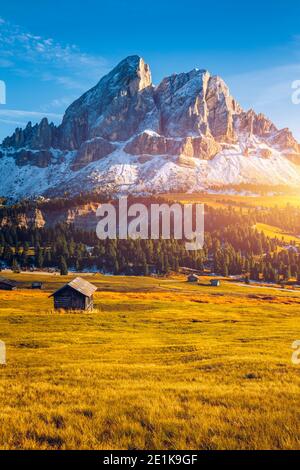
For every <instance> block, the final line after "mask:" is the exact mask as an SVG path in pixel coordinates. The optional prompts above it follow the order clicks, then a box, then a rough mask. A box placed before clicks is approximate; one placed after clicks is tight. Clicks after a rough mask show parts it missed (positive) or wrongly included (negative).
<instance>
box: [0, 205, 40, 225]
mask: <svg viewBox="0 0 300 470" xmlns="http://www.w3.org/2000/svg"><path fill="white" fill-rule="evenodd" d="M45 224H46V222H45V219H44V217H43V214H42V211H41V210H40V209H33V210H29V211H28V212H20V213H17V214H16V215H15V216H13V217H12V216H4V217H3V218H2V219H0V227H6V226H9V227H12V226H14V227H18V228H29V227H30V228H33V227H34V228H43V227H44V226H45Z"/></svg>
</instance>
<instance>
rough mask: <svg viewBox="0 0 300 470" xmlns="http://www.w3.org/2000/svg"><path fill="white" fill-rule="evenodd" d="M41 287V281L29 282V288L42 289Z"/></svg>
mask: <svg viewBox="0 0 300 470" xmlns="http://www.w3.org/2000/svg"><path fill="white" fill-rule="evenodd" d="M42 288H43V283H42V282H36V281H35V282H33V283H32V284H31V289H42Z"/></svg>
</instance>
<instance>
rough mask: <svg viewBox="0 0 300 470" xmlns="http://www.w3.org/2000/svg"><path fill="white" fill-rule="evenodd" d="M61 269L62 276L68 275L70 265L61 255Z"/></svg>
mask: <svg viewBox="0 0 300 470" xmlns="http://www.w3.org/2000/svg"><path fill="white" fill-rule="evenodd" d="M59 269H60V275H61V276H66V275H67V274H68V266H67V263H66V260H65V258H64V257H63V256H61V258H60V265H59Z"/></svg>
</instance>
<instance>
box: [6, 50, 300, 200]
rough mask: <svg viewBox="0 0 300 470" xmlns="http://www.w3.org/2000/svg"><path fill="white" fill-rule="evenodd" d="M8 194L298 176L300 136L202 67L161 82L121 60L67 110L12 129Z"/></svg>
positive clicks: (138, 64) (138, 63) (139, 189)
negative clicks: (56, 120)
mask: <svg viewBox="0 0 300 470" xmlns="http://www.w3.org/2000/svg"><path fill="white" fill-rule="evenodd" d="M0 171H1V174H2V175H3V176H2V181H1V185H0V195H1V196H5V197H12V198H13V199H20V198H23V197H36V196H39V195H51V194H52V193H54V194H63V193H64V192H65V191H66V190H67V191H70V192H72V193H77V192H82V191H90V190H91V188H92V189H95V190H97V191H108V190H109V191H114V192H116V193H120V192H122V193H124V192H125V193H126V192H132V193H148V192H149V193H151V192H155V193H157V192H164V191H169V190H188V191H199V190H203V189H206V188H209V187H210V186H216V185H220V186H226V185H232V184H240V183H249V184H266V185H286V186H297V185H299V184H300V146H299V144H298V142H297V141H296V140H295V138H294V137H293V135H292V133H291V132H290V131H289V130H288V129H281V130H280V129H277V127H276V126H275V125H274V124H273V123H272V121H270V120H269V119H268V118H266V117H265V116H264V115H263V114H256V113H255V111H254V110H252V109H250V110H248V111H244V110H243V108H242V107H241V106H240V105H239V103H238V102H237V101H236V100H235V99H234V98H233V97H232V96H231V94H230V91H229V89H228V87H227V85H226V84H225V82H224V81H223V80H222V79H221V78H220V77H218V76H216V75H211V74H210V73H209V72H208V71H206V70H203V69H193V70H192V71H190V72H187V73H180V74H173V75H171V76H169V77H166V78H164V79H163V80H162V81H161V83H160V84H159V85H157V86H154V85H153V83H152V78H151V71H150V67H149V66H148V65H147V64H146V63H145V62H144V60H143V59H142V58H141V57H139V56H137V55H135V56H129V57H127V58H125V59H124V60H122V61H121V62H120V63H119V64H118V65H117V66H116V67H115V68H114V69H113V70H112V71H111V72H109V73H108V74H107V75H105V76H104V77H102V78H101V80H100V81H99V82H98V83H97V84H96V85H95V86H94V87H93V88H91V89H90V90H88V91H87V92H86V93H84V94H83V95H82V96H81V97H79V98H78V99H77V100H76V101H74V102H73V103H72V104H71V105H70V106H69V107H68V108H67V110H66V112H65V114H64V117H63V120H62V123H61V124H60V125H59V126H55V125H54V124H53V123H49V122H48V120H47V119H46V118H44V119H42V121H41V122H40V123H39V124H36V125H34V126H32V124H31V123H30V122H29V123H28V124H27V126H26V127H25V128H24V129H16V131H15V133H14V134H13V135H12V136H10V137H7V138H6V139H4V141H3V143H2V145H1V147H0Z"/></svg>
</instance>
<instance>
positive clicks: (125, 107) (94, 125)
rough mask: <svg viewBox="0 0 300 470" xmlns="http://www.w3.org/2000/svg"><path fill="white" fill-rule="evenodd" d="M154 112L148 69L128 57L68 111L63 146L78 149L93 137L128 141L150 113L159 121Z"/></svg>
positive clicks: (146, 66) (64, 124) (64, 121)
mask: <svg viewBox="0 0 300 470" xmlns="http://www.w3.org/2000/svg"><path fill="white" fill-rule="evenodd" d="M155 111H156V110H155V103H154V98H153V87H152V81H151V73H150V69H149V66H148V65H147V64H145V62H144V61H143V59H141V58H140V57H138V56H131V57H127V58H126V59H125V60H123V61H122V62H121V63H120V64H119V65H118V66H117V67H115V68H114V69H113V70H112V71H111V72H110V73H109V74H108V75H106V76H105V77H103V78H102V79H101V80H100V82H99V83H98V84H97V85H96V86H95V87H94V88H92V89H91V90H89V91H88V92H87V93H85V94H84V95H83V96H82V97H81V98H79V99H78V100H77V101H75V102H74V103H73V104H72V105H71V106H70V107H69V108H68V109H67V111H66V113H65V116H64V118H63V122H62V125H61V127H60V140H61V145H62V146H63V147H64V148H69V149H78V148H79V147H80V145H81V144H82V143H83V142H84V141H85V140H87V139H91V138H94V137H102V138H103V139H106V140H111V141H117V140H127V139H129V138H130V137H131V136H132V135H133V134H135V133H137V132H138V131H139V129H140V128H141V127H143V122H144V121H146V122H147V118H148V117H149V116H148V114H149V113H153V119H154V118H156V120H157V122H158V114H157V113H155ZM155 114H157V115H156V116H155Z"/></svg>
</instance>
